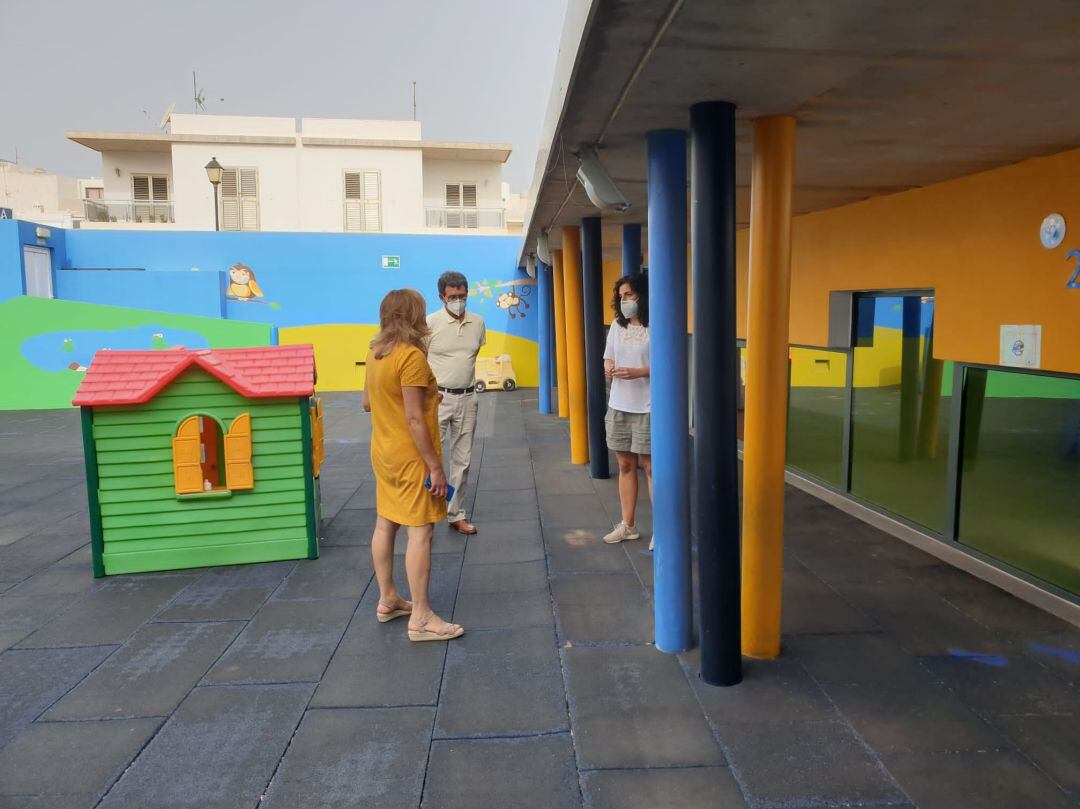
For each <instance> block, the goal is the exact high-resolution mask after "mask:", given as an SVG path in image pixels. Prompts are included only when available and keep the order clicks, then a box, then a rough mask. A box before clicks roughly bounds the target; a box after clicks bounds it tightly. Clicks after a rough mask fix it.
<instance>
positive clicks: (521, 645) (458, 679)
mask: <svg viewBox="0 0 1080 809" xmlns="http://www.w3.org/2000/svg"><path fill="white" fill-rule="evenodd" d="M568 729H569V728H568V720H567V712H566V698H565V695H564V691H563V680H562V672H561V671H560V668H559V653H558V650H557V648H556V646H555V634H554V632H552V631H551V629H543V628H540V629H519V630H513V631H500V632H469V631H468V630H467V629H466V634H465V636H464V637H462V638H459V639H457V640H454V641H452V642H451V643H450V644H449V648H448V650H447V657H446V672H445V674H444V676H443V684H442V693H441V696H440V700H439V713H438V717H437V719H436V724H435V735H436V737H443V738H456V737H460V736H490V735H504V736H509V735H524V734H530V733H551V732H555V731H561V730H568Z"/></svg>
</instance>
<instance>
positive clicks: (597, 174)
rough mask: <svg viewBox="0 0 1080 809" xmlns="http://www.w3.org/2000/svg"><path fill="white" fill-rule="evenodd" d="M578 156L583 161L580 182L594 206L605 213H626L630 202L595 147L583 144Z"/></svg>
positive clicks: (579, 173)
mask: <svg viewBox="0 0 1080 809" xmlns="http://www.w3.org/2000/svg"><path fill="white" fill-rule="evenodd" d="M577 156H578V160H580V161H581V167H580V168H579V169H578V172H577V178H578V182H580V183H581V184H582V185H583V186H584V187H585V193H586V194H588V195H589V199H590V200H591V201H592V204H593V205H595V206H596V207H597V208H600V209H601V210H604V211H625V210H626V209H627V208H629V207H630V200H628V199H627V198H626V197H625V196H624V195H623V193H622V191H620V190H619V187H618V186H617V185H615V181H614V180H612V179H611V175H610V174H608V173H607V169H605V168H604V167H603V165H602V164H601V163H600V158H599V157H597V155H596V149H595V148H594V147H592V146H586V145H585V144H582V145H581V148H579V149H578V155H577Z"/></svg>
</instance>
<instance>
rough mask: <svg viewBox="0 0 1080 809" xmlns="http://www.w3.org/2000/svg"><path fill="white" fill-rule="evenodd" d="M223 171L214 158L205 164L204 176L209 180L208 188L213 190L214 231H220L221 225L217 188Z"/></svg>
mask: <svg viewBox="0 0 1080 809" xmlns="http://www.w3.org/2000/svg"><path fill="white" fill-rule="evenodd" d="M224 171H225V168H224V167H223V166H222V165H221V164H220V163H218V162H217V158H216V157H211V158H210V162H209V163H207V164H206V176H207V177H208V178H209V180H210V187H211V188H213V189H214V230H215V231H217V230H221V223H220V220H219V219H218V186H219V185H221V175H222V173H223V172H224Z"/></svg>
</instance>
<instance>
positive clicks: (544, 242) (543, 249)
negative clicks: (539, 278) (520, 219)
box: [536, 230, 551, 267]
mask: <svg viewBox="0 0 1080 809" xmlns="http://www.w3.org/2000/svg"><path fill="white" fill-rule="evenodd" d="M536 257H537V258H539V259H540V260H541V261H542V262H544V263H545V264H547V265H548V266H549V267H550V266H551V243H550V242H549V241H548V235H547V231H546V230H542V231H540V235H539V236H537V237H536Z"/></svg>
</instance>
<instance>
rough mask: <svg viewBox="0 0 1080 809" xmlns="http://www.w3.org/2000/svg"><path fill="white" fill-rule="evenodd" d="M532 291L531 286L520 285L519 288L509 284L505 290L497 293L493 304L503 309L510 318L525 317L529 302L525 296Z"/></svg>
mask: <svg viewBox="0 0 1080 809" xmlns="http://www.w3.org/2000/svg"><path fill="white" fill-rule="evenodd" d="M531 293H532V287H530V286H525V285H522V286H521V288H520V289H519V288H517V287H515V286H511V287H510V289H508V290H507V291H506V292H503V293H502V294H501V295H499V297H498V299H497V300H496V301H495V306H496V307H498V308H499V309H503V310H505V311H506V313H507V314H509V315H510V317H511V318H518V317H525V313H526V312H527V311H528V309H529V302H528V301H527V300H525V298H527V297H529V295H530V294H531Z"/></svg>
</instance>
